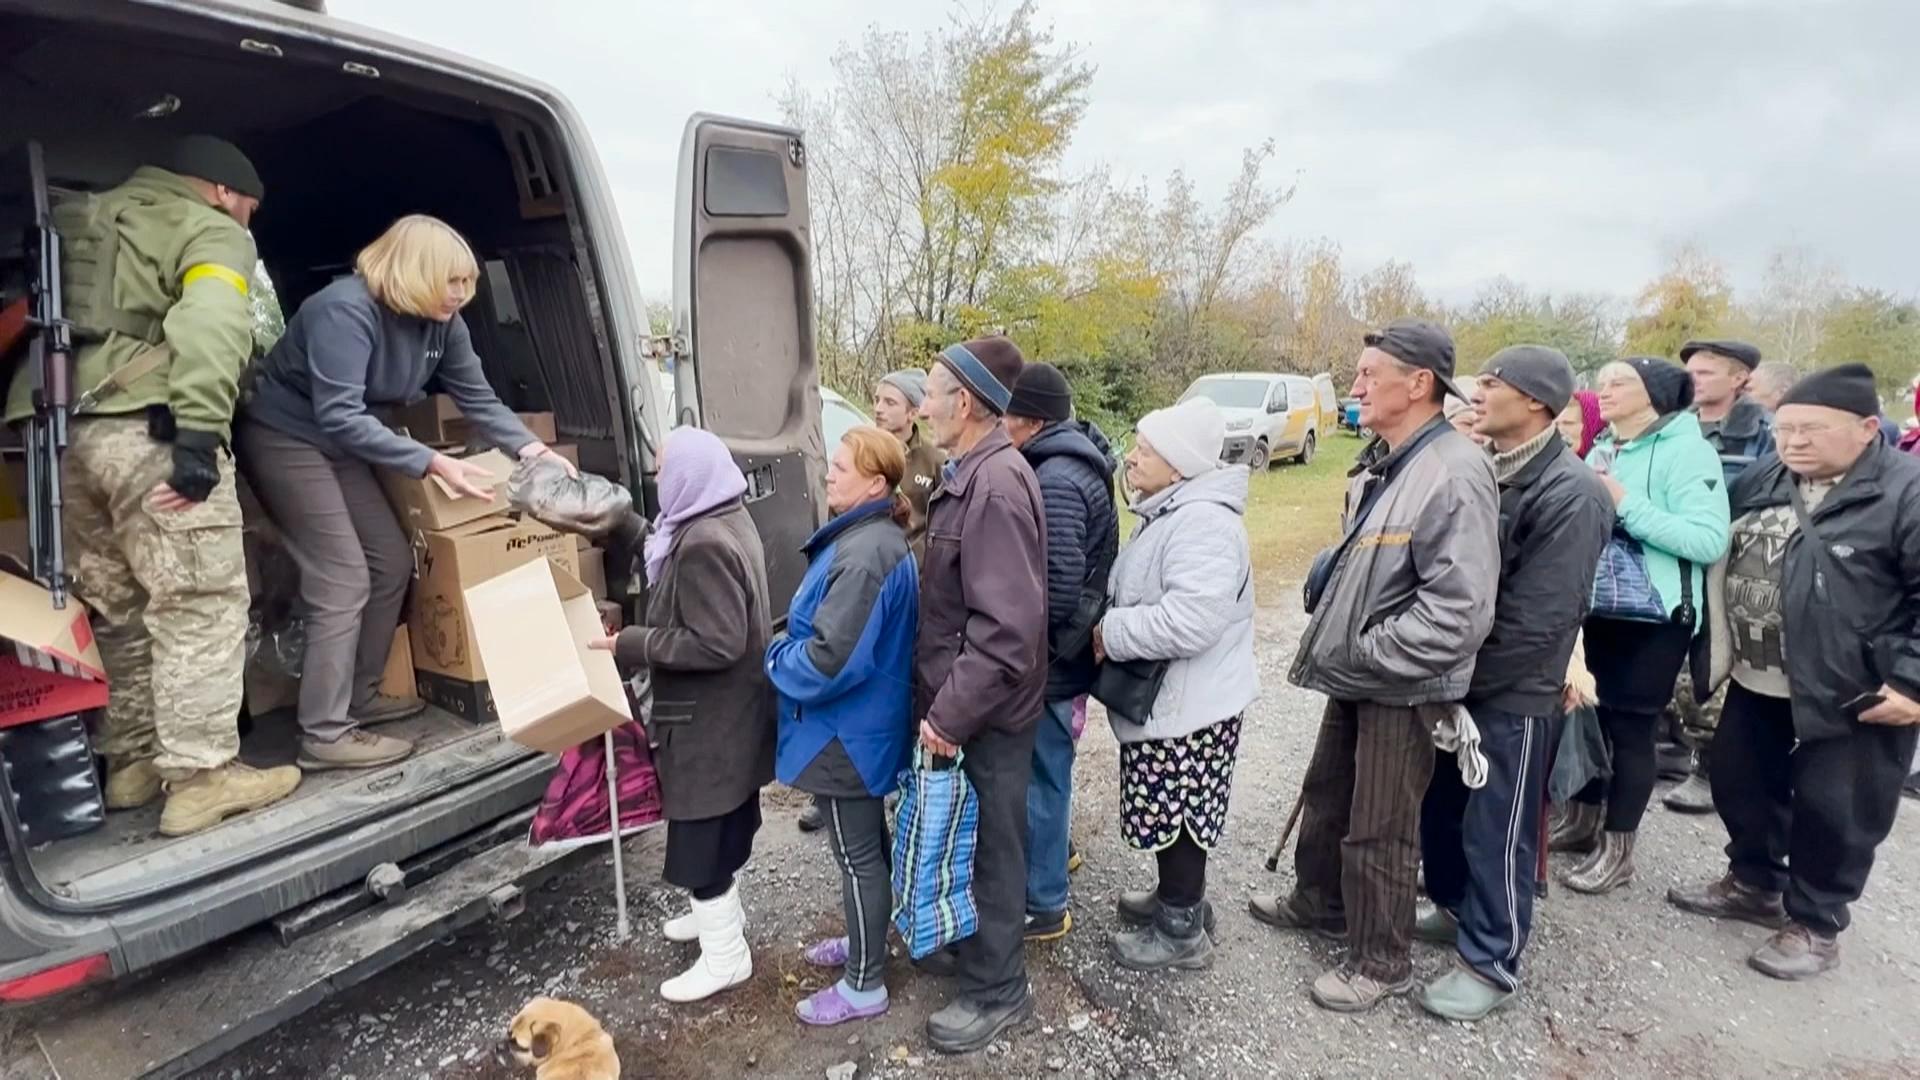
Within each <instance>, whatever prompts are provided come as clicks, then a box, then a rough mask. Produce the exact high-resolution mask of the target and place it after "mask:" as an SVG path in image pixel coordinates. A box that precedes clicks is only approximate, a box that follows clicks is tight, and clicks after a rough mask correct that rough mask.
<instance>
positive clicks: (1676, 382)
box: [1621, 356, 1693, 416]
mask: <svg viewBox="0 0 1920 1080" xmlns="http://www.w3.org/2000/svg"><path fill="white" fill-rule="evenodd" d="M1621 362H1622V363H1624V364H1626V365H1627V366H1628V367H1631V368H1632V369H1633V370H1634V372H1635V373H1636V374H1638V375H1639V376H1640V381H1641V382H1643V383H1645V384H1646V386H1647V400H1648V401H1650V402H1652V403H1653V411H1654V412H1657V413H1659V414H1660V415H1661V416H1665V415H1667V414H1668V413H1677V412H1679V411H1680V410H1682V409H1684V408H1686V407H1687V406H1689V405H1692V404H1693V376H1691V375H1689V374H1687V369H1686V368H1683V367H1681V366H1680V365H1679V364H1676V363H1674V362H1673V361H1671V360H1662V359H1660V358H1659V357H1657V356H1629V357H1627V358H1626V359H1625V360H1622V361H1621Z"/></svg>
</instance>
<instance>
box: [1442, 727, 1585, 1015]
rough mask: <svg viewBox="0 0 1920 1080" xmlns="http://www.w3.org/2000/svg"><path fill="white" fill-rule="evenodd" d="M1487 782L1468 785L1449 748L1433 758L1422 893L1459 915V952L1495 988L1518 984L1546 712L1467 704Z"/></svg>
mask: <svg viewBox="0 0 1920 1080" xmlns="http://www.w3.org/2000/svg"><path fill="white" fill-rule="evenodd" d="M1470 711H1471V712H1472V713H1473V722H1474V724H1475V726H1477V727H1478V728H1479V729H1480V752H1481V753H1483V754H1485V755H1486V758H1487V783H1486V786H1485V787H1482V788H1480V789H1479V790H1477V791H1475V790H1471V789H1469V788H1468V787H1467V785H1466V783H1465V782H1464V781H1462V780H1461V779H1460V768H1459V765H1458V764H1457V762H1456V760H1455V758H1454V755H1452V754H1442V755H1440V757H1439V760H1437V761H1436V762H1435V763H1434V769H1433V782H1432V783H1431V784H1429V785H1428V786H1427V798H1426V803H1425V804H1424V805H1423V806H1422V807H1421V810H1420V851H1421V857H1422V859H1423V860H1424V866H1425V869H1426V875H1427V895H1428V896H1429V897H1431V898H1432V899H1433V902H1434V903H1435V904H1438V905H1439V906H1441V907H1443V908H1446V909H1447V910H1448V911H1451V912H1453V913H1454V915H1455V916H1456V917H1458V918H1459V920H1460V937H1459V950H1460V959H1461V961H1462V962H1464V963H1465V964H1466V965H1467V966H1468V967H1471V968H1472V969H1473V970H1474V971H1476V972H1479V973H1480V975H1481V976H1482V977H1483V978H1485V979H1486V980H1487V981H1489V982H1491V983H1493V984H1494V985H1495V986H1502V987H1505V988H1506V989H1508V990H1518V989H1519V988H1520V952H1521V950H1523V949H1525V948H1526V947H1527V935H1528V934H1529V933H1530V932H1531V931H1532V929H1533V885H1534V870H1535V864H1536V862H1537V860H1538V855H1537V852H1538V851H1539V847H1540V818H1541V814H1540V808H1541V805H1542V799H1543V798H1544V797H1545V791H1546V783H1547V745H1548V741H1549V740H1548V736H1549V734H1550V732H1551V729H1552V726H1553V725H1552V724H1551V723H1550V722H1549V720H1548V718H1547V717H1538V716H1520V715H1518V714H1516V713H1510V712H1503V711H1501V710H1499V709H1493V708H1489V707H1487V706H1484V705H1476V706H1471V707H1470Z"/></svg>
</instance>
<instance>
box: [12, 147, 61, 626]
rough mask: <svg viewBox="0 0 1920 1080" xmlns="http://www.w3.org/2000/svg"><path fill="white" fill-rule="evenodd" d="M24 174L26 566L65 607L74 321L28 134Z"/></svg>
mask: <svg viewBox="0 0 1920 1080" xmlns="http://www.w3.org/2000/svg"><path fill="white" fill-rule="evenodd" d="M26 150H27V177H28V186H29V191H30V194H31V200H32V209H33V222H32V224H31V225H30V226H28V229H27V243H26V249H27V261H28V271H29V274H30V276H31V282H30V284H29V288H28V312H27V320H26V322H27V327H26V328H27V332H28V335H29V336H28V339H27V356H26V363H27V371H28V374H29V377H30V378H31V380H32V381H31V383H30V386H31V387H32V401H33V416H32V417H30V418H29V419H28V420H27V422H26V424H25V430H24V431H23V432H22V439H21V441H22V442H24V443H25V444H26V451H27V519H28V524H29V529H28V540H27V556H28V561H29V562H30V563H31V564H32V565H31V566H29V567H28V569H29V571H30V572H31V573H32V574H33V577H34V580H36V581H38V582H39V583H40V584H41V585H43V586H45V588H46V589H47V592H48V593H49V594H50V595H51V596H52V598H53V606H54V607H55V608H65V607H66V606H67V556H66V549H65V546H64V541H63V540H62V538H61V516H62V509H63V506H64V501H63V499H62V497H61V493H60V455H61V454H63V453H65V452H66V449H67V417H68V410H69V409H70V408H71V407H72V400H71V395H72V386H71V385H70V384H71V380H72V362H71V356H72V351H73V327H72V325H71V324H69V323H68V322H67V321H66V319H65V317H64V313H65V309H64V308H63V306H62V304H61V300H60V234H59V233H58V232H56V231H54V228H53V209H52V206H51V204H50V201H49V199H48V196H47V164H46V157H45V155H44V154H43V152H42V150H41V147H40V144H39V143H38V142H34V141H29V142H28V143H27V146H26Z"/></svg>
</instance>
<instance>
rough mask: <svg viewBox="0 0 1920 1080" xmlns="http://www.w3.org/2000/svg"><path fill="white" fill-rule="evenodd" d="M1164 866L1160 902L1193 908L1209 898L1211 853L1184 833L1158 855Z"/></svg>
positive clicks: (1160, 862) (1184, 831) (1186, 832)
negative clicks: (1208, 881) (1209, 862)
mask: <svg viewBox="0 0 1920 1080" xmlns="http://www.w3.org/2000/svg"><path fill="white" fill-rule="evenodd" d="M1154 858H1155V860H1157V861H1158V862H1159V864H1160V902H1161V903H1163V904H1165V905H1167V906H1168V907H1171V908H1190V907H1192V906H1194V905H1195V904H1198V903H1199V902H1200V901H1201V900H1203V899H1205V898H1206V895H1207V849H1206V848H1203V847H1201V846H1200V845H1199V844H1198V843H1196V842H1195V841H1194V839H1193V834H1192V833H1190V832H1188V831H1187V830H1185V829H1181V830H1180V838H1179V839H1177V840H1175V841H1174V842H1173V843H1171V844H1169V845H1167V846H1166V847H1163V848H1161V849H1160V850H1159V851H1157V852H1155V853H1154Z"/></svg>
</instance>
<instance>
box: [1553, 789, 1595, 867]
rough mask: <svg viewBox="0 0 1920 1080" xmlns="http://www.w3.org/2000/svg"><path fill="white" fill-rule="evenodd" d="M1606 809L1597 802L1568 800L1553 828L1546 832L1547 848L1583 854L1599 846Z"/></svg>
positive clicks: (1557, 851)
mask: <svg viewBox="0 0 1920 1080" xmlns="http://www.w3.org/2000/svg"><path fill="white" fill-rule="evenodd" d="M1605 815H1606V809H1605V808H1604V807H1602V806H1601V805H1600V804H1598V803H1583V802H1570V803H1568V804H1567V805H1566V806H1564V807H1562V808H1561V811H1560V817H1559V819H1558V820H1557V821H1555V822H1554V825H1553V830H1552V831H1551V832H1549V833H1547V850H1548V851H1549V852H1552V853H1554V854H1556V855H1557V854H1559V853H1561V852H1572V853H1574V854H1576V855H1584V854H1587V853H1589V852H1592V851H1594V850H1595V849H1596V848H1598V847H1599V846H1600V831H1601V825H1602V824H1603V823H1604V819H1605Z"/></svg>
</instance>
